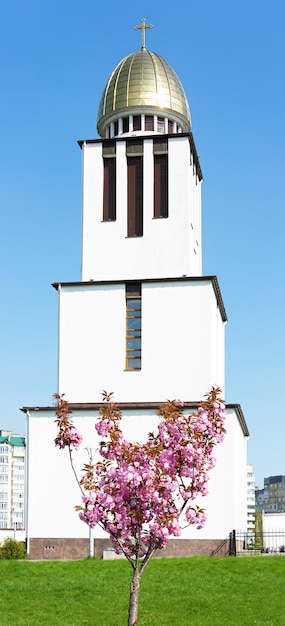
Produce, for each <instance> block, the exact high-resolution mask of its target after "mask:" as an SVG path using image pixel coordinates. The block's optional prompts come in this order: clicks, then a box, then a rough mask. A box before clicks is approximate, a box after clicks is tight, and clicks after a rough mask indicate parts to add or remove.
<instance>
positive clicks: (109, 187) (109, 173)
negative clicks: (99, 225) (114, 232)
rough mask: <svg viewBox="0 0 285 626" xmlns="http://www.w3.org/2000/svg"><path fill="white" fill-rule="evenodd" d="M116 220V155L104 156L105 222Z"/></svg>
mask: <svg viewBox="0 0 285 626" xmlns="http://www.w3.org/2000/svg"><path fill="white" fill-rule="evenodd" d="M115 221H116V157H115V156H113V157H107V158H106V157H104V156H103V222H115Z"/></svg>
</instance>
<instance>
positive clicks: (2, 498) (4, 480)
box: [0, 430, 26, 539]
mask: <svg viewBox="0 0 285 626" xmlns="http://www.w3.org/2000/svg"><path fill="white" fill-rule="evenodd" d="M25 457H26V440H25V437H21V436H20V435H15V434H13V433H12V432H11V431H10V430H0V539H1V537H6V536H7V531H13V534H15V533H16V531H18V530H19V531H22V530H24V528H25ZM8 534H9V533H8ZM19 538H20V536H19Z"/></svg>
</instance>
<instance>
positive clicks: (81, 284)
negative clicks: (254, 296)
mask: <svg viewBox="0 0 285 626" xmlns="http://www.w3.org/2000/svg"><path fill="white" fill-rule="evenodd" d="M131 282H134V281H132V280H88V281H86V280H85V281H84V280H83V281H73V282H64V283H60V282H56V283H52V287H54V289H56V290H57V291H58V289H59V288H61V287H63V288H64V287H88V286H89V287H92V286H93V287H94V286H96V285H125V284H128V283H131ZM136 282H139V283H142V284H145V283H165V282H167V283H170V282H175V283H177V282H189V283H191V282H193V283H197V282H211V283H212V287H213V290H214V292H215V295H216V298H217V304H218V307H219V310H220V313H221V317H222V320H223V322H227V320H228V318H227V314H226V309H225V306H224V303H223V298H222V294H221V290H220V286H219V283H218V279H217V276H177V277H173V276H171V277H169V278H141V279H136Z"/></svg>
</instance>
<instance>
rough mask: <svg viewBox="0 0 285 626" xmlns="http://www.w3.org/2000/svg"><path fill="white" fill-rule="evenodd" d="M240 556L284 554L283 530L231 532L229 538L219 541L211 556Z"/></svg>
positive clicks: (284, 531)
mask: <svg viewBox="0 0 285 626" xmlns="http://www.w3.org/2000/svg"><path fill="white" fill-rule="evenodd" d="M240 554H246V555H249V556H250V555H254V554H280V555H282V554H284V555H285V529H284V530H267V531H264V532H254V531H251V532H244V531H238V530H232V532H230V534H229V536H228V537H227V538H226V539H224V540H223V541H221V543H220V544H219V545H218V546H217V548H216V549H215V550H213V552H212V553H211V556H227V555H229V556H236V555H240Z"/></svg>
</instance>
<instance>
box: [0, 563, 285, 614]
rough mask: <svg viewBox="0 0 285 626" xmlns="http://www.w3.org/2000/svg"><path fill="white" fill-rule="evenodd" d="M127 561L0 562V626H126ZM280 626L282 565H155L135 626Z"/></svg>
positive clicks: (284, 599) (284, 592)
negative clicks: (137, 622) (254, 625)
mask: <svg viewBox="0 0 285 626" xmlns="http://www.w3.org/2000/svg"><path fill="white" fill-rule="evenodd" d="M130 577H131V568H130V565H129V564H128V563H127V561H123V560H122V561H101V560H98V559H90V560H89V559H87V560H86V561H74V562H57V561H52V562H44V561H41V562H29V561H27V562H25V561H3V560H2V561H0V580H1V592H0V623H1V626H22V625H25V626H45V625H48V626H67V625H68V626H84V625H87V624H88V626H126V625H127V615H128V600H129V582H130ZM249 624H257V625H259V626H261V625H262V626H263V625H265V624H266V625H267V626H285V557H283V556H281V555H276V556H258V557H249V558H241V557H237V558H234V557H225V558H209V557H192V558H184V559H154V560H153V561H151V563H150V564H149V565H148V567H147V569H146V571H145V573H144V575H143V577H142V584H141V594H140V607H139V626H147V625H151V626H210V625H211V626H228V625H233V626H248V625H249Z"/></svg>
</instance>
